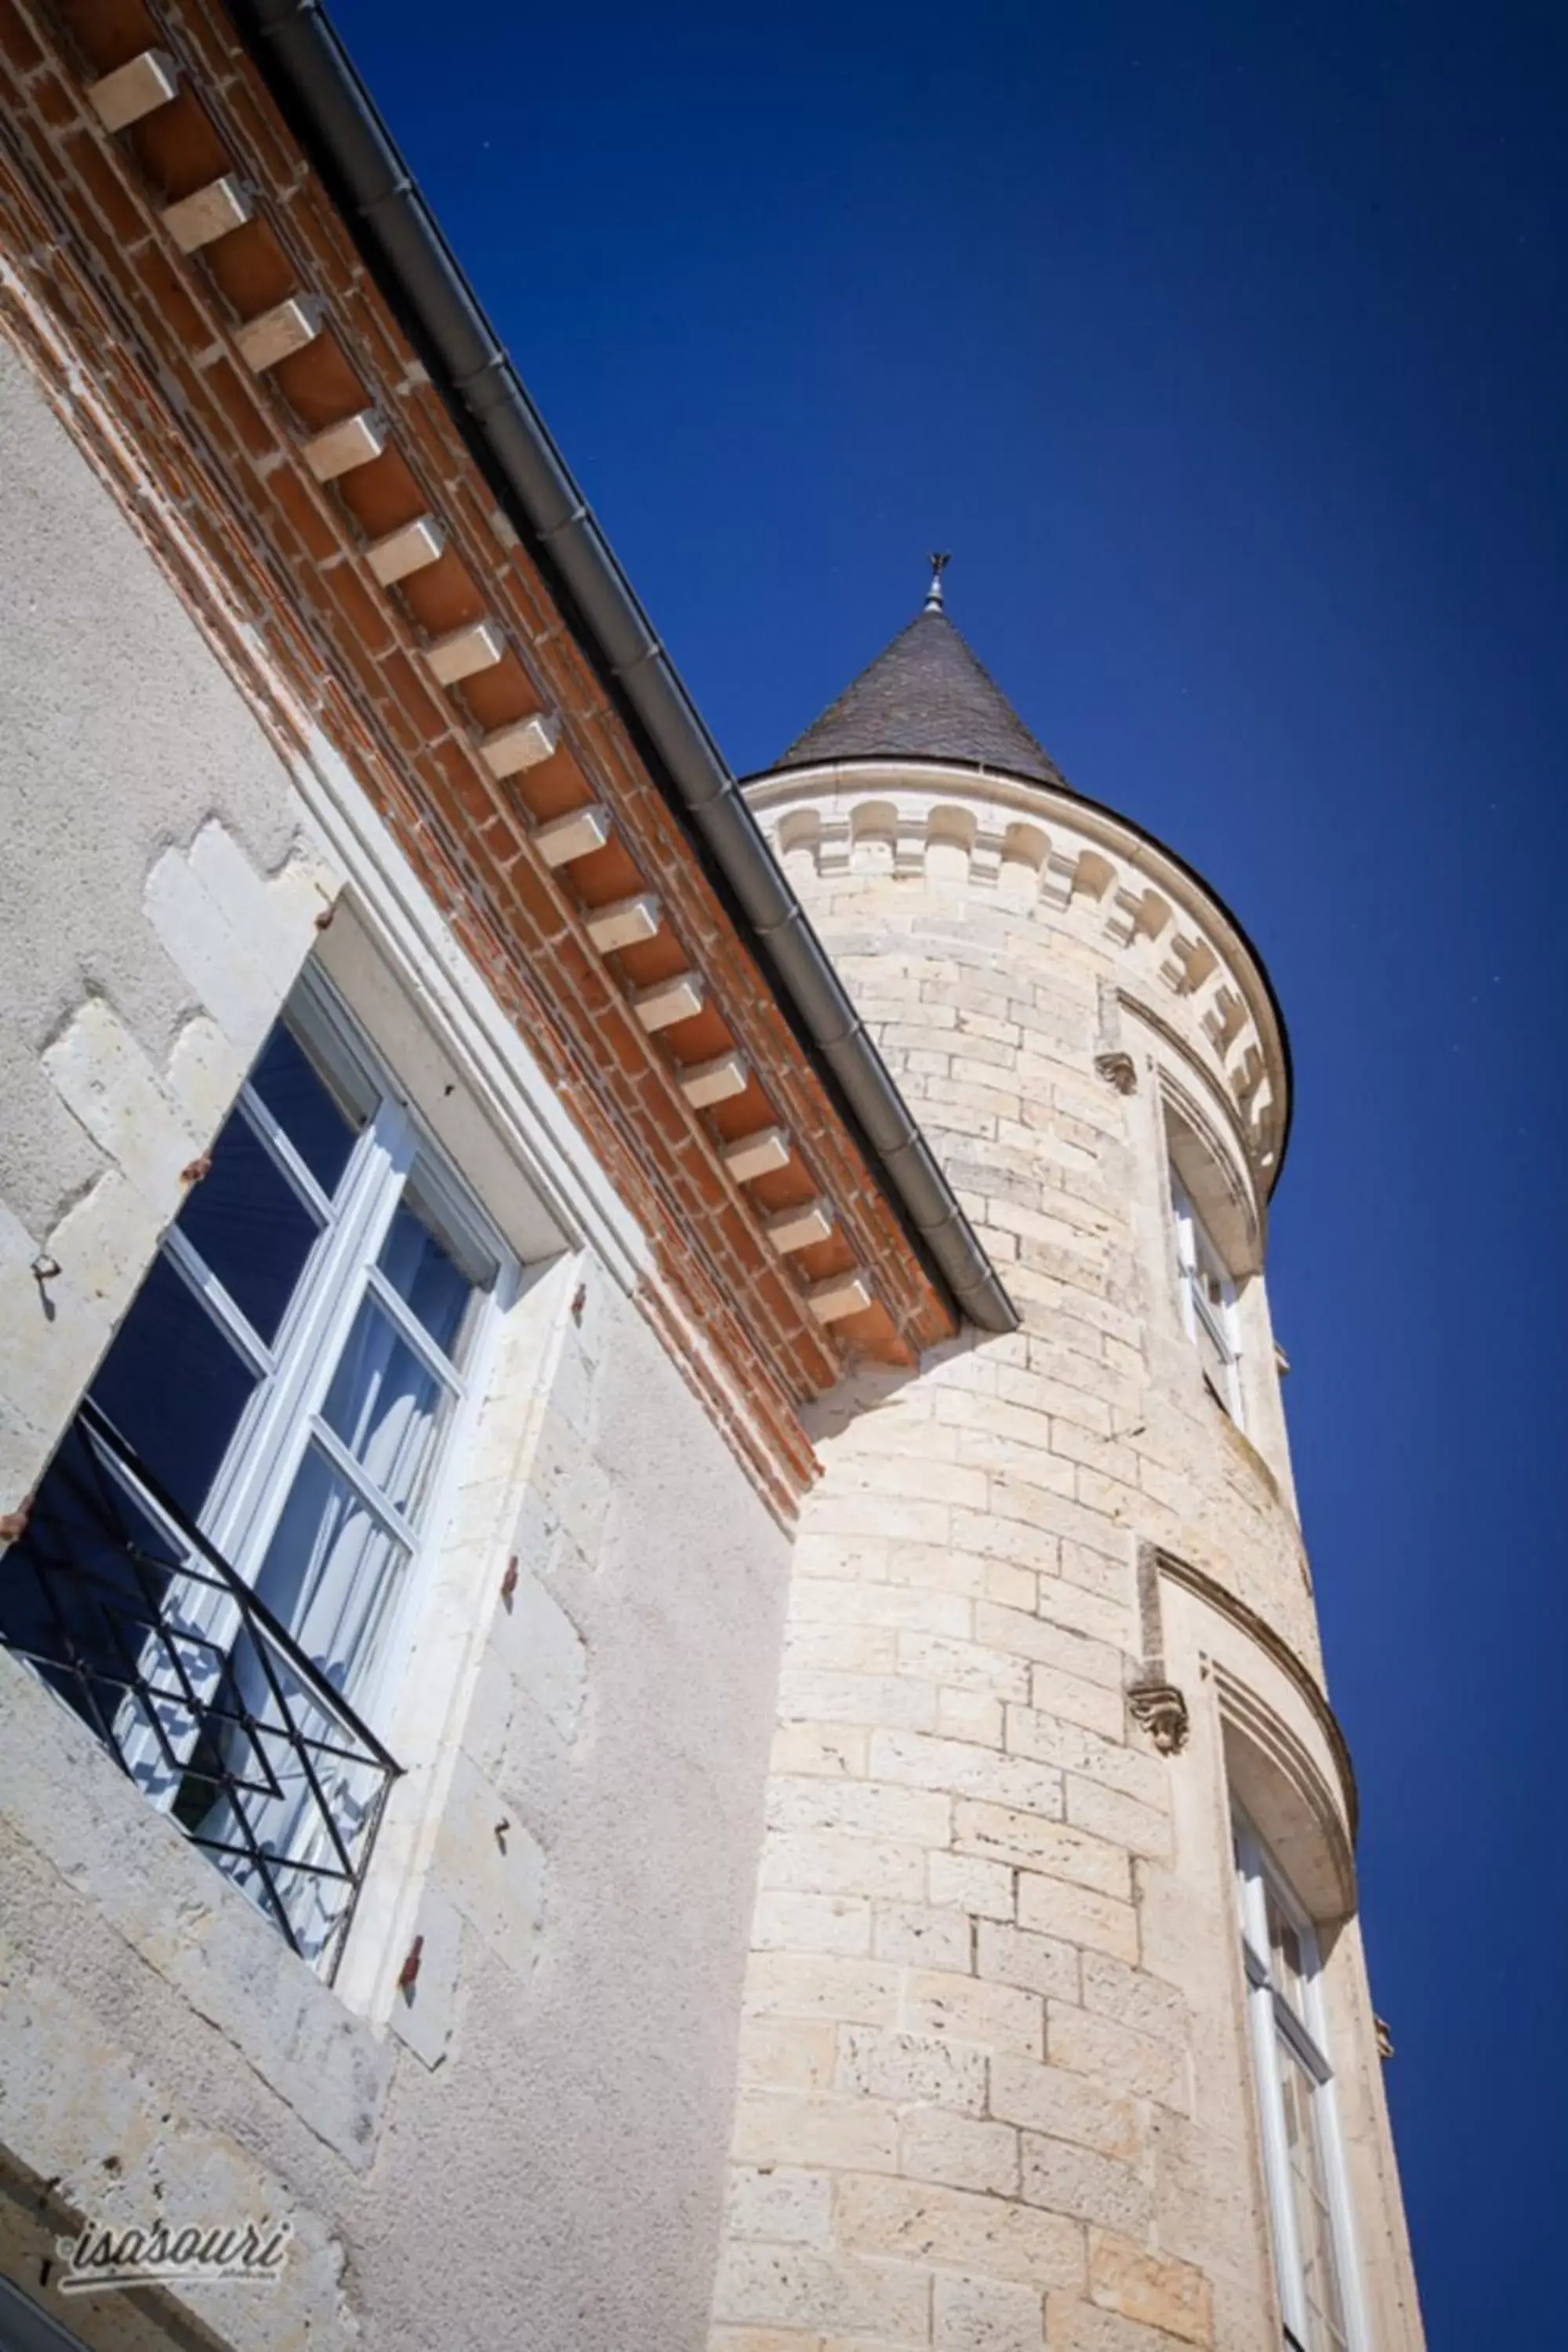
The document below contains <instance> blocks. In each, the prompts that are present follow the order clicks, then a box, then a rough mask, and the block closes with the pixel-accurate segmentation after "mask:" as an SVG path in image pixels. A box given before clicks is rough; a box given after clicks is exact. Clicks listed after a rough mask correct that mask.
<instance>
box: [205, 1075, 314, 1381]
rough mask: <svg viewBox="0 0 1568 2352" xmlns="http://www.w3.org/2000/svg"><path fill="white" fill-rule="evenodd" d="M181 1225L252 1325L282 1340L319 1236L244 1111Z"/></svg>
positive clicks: (219, 1146) (220, 1144)
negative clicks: (282, 1328)
mask: <svg viewBox="0 0 1568 2352" xmlns="http://www.w3.org/2000/svg"><path fill="white" fill-rule="evenodd" d="M179 1228H180V1231H181V1233H182V1234H184V1237H185V1239H186V1240H187V1241H188V1242H189V1243H190V1244H191V1245H192V1246H193V1248H195V1250H197V1251H198V1252H199V1253H200V1255H201V1257H202V1259H203V1262H204V1263H205V1265H209V1266H210V1267H211V1268H212V1271H213V1272H214V1274H216V1276H217V1278H218V1280H219V1281H220V1282H221V1283H222V1285H223V1286H224V1288H225V1289H226V1291H227V1293H228V1295H229V1297H231V1298H232V1299H233V1301H234V1303H235V1305H236V1306H237V1307H238V1308H239V1310H240V1312H241V1314H242V1315H244V1316H245V1317H246V1318H247V1320H248V1321H249V1323H250V1325H251V1327H252V1328H253V1329H254V1330H255V1331H256V1332H257V1333H258V1335H259V1336H260V1338H262V1339H266V1340H268V1341H270V1340H272V1339H275V1338H276V1337H277V1333H278V1327H279V1324H280V1323H281V1322H282V1320H283V1311H284V1309H285V1307H287V1306H288V1304H289V1299H290V1298H291V1297H293V1295H294V1286H295V1284H296V1283H297V1282H298V1281H299V1279H300V1274H301V1273H302V1271H303V1270H304V1265H305V1260H306V1259H307V1258H308V1257H309V1256H310V1249H311V1245H312V1244H313V1243H314V1241H315V1238H316V1232H317V1227H316V1220H315V1218H314V1217H313V1216H312V1215H311V1214H310V1211H309V1209H307V1208H306V1206H305V1203H304V1202H303V1201H302V1200H301V1199H300V1195H299V1193H298V1192H295V1190H294V1187H293V1186H292V1184H290V1183H289V1180H288V1178H287V1177H286V1176H285V1175H284V1173H283V1171H282V1170H281V1169H280V1168H279V1165H278V1163H277V1161H276V1160H274V1159H273V1158H272V1156H271V1154H270V1153H269V1152H268V1150H267V1149H266V1147H265V1145H264V1144H263V1143H262V1141H261V1139H260V1137H259V1136H258V1134H257V1132H256V1129H254V1128H253V1127H252V1126H251V1124H250V1122H249V1120H248V1119H247V1118H246V1116H245V1113H244V1112H243V1111H242V1110H238V1111H236V1112H234V1114H233V1115H232V1117H231V1118H230V1119H229V1121H228V1124H227V1126H226V1128H225V1129H224V1130H223V1133H222V1134H221V1135H220V1136H219V1137H218V1139H217V1141H216V1144H215V1145H214V1146H213V1155H212V1166H211V1168H210V1169H209V1170H208V1171H207V1173H206V1174H205V1176H204V1177H203V1178H202V1180H201V1181H200V1183H198V1184H196V1185H195V1186H194V1187H193V1188H192V1192H191V1194H190V1198H189V1199H188V1200H187V1201H186V1202H185V1205H184V1208H183V1209H182V1210H181V1211H180V1215H179Z"/></svg>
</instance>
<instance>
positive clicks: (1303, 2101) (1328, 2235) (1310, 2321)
mask: <svg viewBox="0 0 1568 2352" xmlns="http://www.w3.org/2000/svg"><path fill="white" fill-rule="evenodd" d="M1275 2048H1276V2052H1277V2054H1278V2058H1279V2088H1280V2093H1281V2095H1282V2097H1283V2101H1284V2107H1285V2139H1286V2145H1287V2147H1288V2149H1289V2158H1290V2198H1291V2203H1292V2205H1293V2207H1294V2209H1295V2214H1296V2242H1297V2245H1298V2247H1299V2249H1300V2257H1301V2289H1302V2294H1303V2296H1304V2298H1305V2301H1306V2306H1307V2344H1308V2352H1344V2347H1345V2345H1346V2342H1347V2340H1348V2339H1347V2337H1346V2336H1345V2323H1344V2311H1343V2307H1342V2304H1341V2301H1340V2283H1339V2276H1338V2273H1337V2272H1336V2270H1335V2267H1334V2242H1333V2230H1332V2224H1331V2221H1330V2218H1329V2193H1328V2183H1327V2181H1326V2179H1325V2178H1324V2173H1323V2153H1322V2147H1321V2143H1320V2139H1319V2133H1318V2096H1317V2085H1316V2084H1314V2083H1313V2081H1312V2078H1311V2076H1310V2074H1308V2073H1307V2072H1306V2069H1305V2068H1304V2067H1303V2066H1302V2064H1301V2063H1300V2059H1299V2058H1298V2057H1297V2056H1296V2055H1295V2053H1294V2052H1293V2051H1291V2050H1289V2048H1287V2046H1286V2044H1285V2043H1284V2042H1282V2041H1280V2042H1276V2044H1275Z"/></svg>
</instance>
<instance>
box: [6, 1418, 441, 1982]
mask: <svg viewBox="0 0 1568 2352" xmlns="http://www.w3.org/2000/svg"><path fill="white" fill-rule="evenodd" d="M0 1645H4V1646H5V1648H7V1649H10V1650H14V1651H15V1652H16V1654H18V1655H19V1656H21V1657H24V1658H26V1660H27V1661H28V1662H29V1663H30V1664H31V1665H32V1666H33V1667H34V1669H35V1671H36V1672H37V1674H38V1675H40V1676H41V1677H42V1679H43V1680H44V1681H45V1682H46V1683H47V1684H48V1685H50V1686H51V1687H52V1688H53V1689H54V1690H56V1691H57V1692H58V1694H59V1695H60V1696H61V1697H62V1698H64V1699H65V1700H67V1701H68V1704H69V1705H70V1706H72V1707H74V1708H75V1710H76V1712H77V1713H78V1714H79V1716H81V1717H83V1719H84V1720H85V1721H86V1722H87V1723H88V1724H89V1725H90V1727H92V1729H93V1730H94V1731H95V1732H96V1733H97V1735H98V1737H99V1738H100V1739H101V1740H102V1742H103V1744H104V1746H105V1747H106V1748H108V1749H109V1751H110V1754H111V1755H112V1756H114V1757H115V1758H116V1759H118V1761H119V1762H120V1764H121V1766H122V1767H123V1768H124V1769H125V1771H126V1772H127V1773H129V1775H130V1776H131V1778H132V1780H134V1781H135V1782H136V1783H137V1785H138V1787H139V1788H140V1789H142V1791H143V1793H144V1794H145V1795H146V1797H147V1798H148V1800H149V1801H151V1802H152V1803H153V1804H155V1805H157V1806H158V1807H159V1808H160V1809H161V1810H162V1811H165V1812H167V1813H169V1814H170V1815H172V1817H173V1818H174V1821H175V1822H177V1823H178V1824H179V1826H180V1828H181V1829H182V1830H183V1831H184V1834H185V1835H186V1836H187V1837H188V1838H189V1839H190V1841H191V1843H193V1844H194V1845H197V1846H200V1847H201V1849H202V1851H203V1853H206V1854H208V1855H210V1856H211V1858H212V1860H213V1861H214V1862H215V1863H216V1864H217V1866H218V1868H219V1869H220V1870H222V1871H223V1872H224V1873H225V1874H226V1875H227V1876H228V1877H230V1878H232V1879H234V1880H235V1881H236V1883H237V1885H240V1886H241V1887H243V1888H244V1890H245V1892H246V1893H247V1895H249V1896H250V1898H251V1900H252V1901H253V1902H254V1903H255V1904H256V1905H257V1906H258V1908H259V1909H261V1910H262V1911H264V1912H266V1913H267V1914H268V1916H270V1917H271V1918H272V1919H273V1920H275V1921H276V1923H277V1925H278V1926H279V1927H280V1928H281V1930H282V1932H283V1934H284V1935H285V1936H286V1937H288V1940H289V1943H290V1945H291V1946H292V1947H293V1948H294V1949H295V1951H297V1952H299V1953H300V1955H301V1956H302V1957H303V1958H306V1959H308V1960H310V1961H311V1962H312V1963H313V1964H314V1965H315V1966H316V1967H317V1968H319V1969H321V1971H322V1973H323V1974H325V1975H327V1976H328V1977H330V1976H331V1972H332V1970H333V1969H334V1968H335V1966H336V1963H337V1959H338V1957H339V1955H340V1953H341V1951H342V1942H343V1937H344V1936H345V1934H346V1933H347V1929H348V1925H349V1921H350V1918H351V1916H352V1915H353V1906H354V1901H355V1898H356V1896H357V1895H358V1892H359V1888H360V1885H361V1883H362V1881H363V1876H364V1872H365V1865H366V1863H367V1861H368V1859H369V1856H370V1851H371V1846H372V1844H373V1843H374V1837H375V1832H376V1827H377V1823H378V1822H379V1821H380V1818H381V1812H382V1809H383V1806H384V1802H385V1799H386V1792H387V1790H388V1788H389V1786H390V1785H391V1782H392V1780H393V1779H394V1777H395V1774H396V1772H397V1769H398V1768H397V1766H396V1765H395V1763H394V1761H393V1759H392V1758H391V1757H390V1756H389V1755H388V1754H387V1752H386V1749H385V1748H384V1747H383V1746H382V1745H381V1742H380V1741H379V1740H378V1739H377V1738H375V1736H374V1733H373V1732H371V1731H369V1730H367V1729H366V1727H365V1726H364V1725H363V1723H361V1721H360V1720H359V1717H357V1716H356V1715H355V1714H354V1712H353V1708H352V1707H350V1706H348V1705H347V1703H346V1702H345V1700H344V1699H343V1698H342V1696H340V1695H339V1693H338V1692H337V1691H336V1690H334V1689H333V1687H332V1685H331V1682H330V1681H329V1680H328V1678H327V1677H326V1676H325V1675H323V1674H322V1673H321V1670H320V1669H319V1668H318V1667H317V1666H316V1665H314V1664H312V1663H311V1661H310V1659H309V1658H308V1657H307V1656H306V1655H305V1654H304V1652H303V1651H302V1650H300V1647H299V1645H298V1644H297V1643H295V1642H294V1641H293V1640H291V1638H290V1637H289V1634H288V1633H286V1632H285V1630H284V1628H283V1627H282V1626H281V1625H280V1624H279V1622H278V1621H277V1619H276V1618H274V1617H273V1616H272V1615H270V1613H269V1612H268V1611H267V1610H266V1609H265V1608H264V1607H263V1606H262V1604H261V1602H260V1601H258V1599H257V1598H256V1595H255V1594H254V1593H253V1592H252V1591H250V1589H249V1587H248V1586H247V1585H246V1584H244V1583H243V1582H242V1581H241V1580H240V1579H239V1578H238V1577H237V1575H236V1574H235V1572H234V1570H232V1569H231V1568H230V1567H229V1566H228V1564H227V1562H226V1560H225V1559H222V1557H221V1556H220V1555H219V1554H218V1552H216V1550H215V1549H214V1548H213V1546H212V1545H211V1544H210V1543H209V1542H208V1541H207V1539H206V1538H205V1536H204V1535H203V1534H202V1532H201V1530H200V1529H199V1528H196V1527H195V1525H193V1523H192V1521H191V1520H190V1519H189V1518H188V1517H186V1515H185V1514H184V1512H183V1511H182V1510H181V1509H180V1508H179V1507H178V1506H177V1505H176V1504H175V1503H174V1502H173V1501H172V1500H171V1498H170V1496H168V1495H166V1494H165V1493H164V1492H163V1490H162V1488H161V1487H160V1486H158V1484H157V1482H156V1480H154V1479H153V1476H152V1475H151V1474H150V1473H149V1472H148V1470H147V1469H146V1468H145V1466H144V1465H142V1463H141V1462H140V1461H139V1460H138V1458H137V1457H136V1455H135V1454H133V1453H132V1450H131V1448H130V1447H129V1446H128V1445H127V1444H125V1442H124V1440H123V1439H122V1438H121V1437H120V1436H119V1434H118V1433H116V1431H115V1430H114V1428H113V1427H112V1425H111V1424H110V1423H109V1422H108V1421H107V1420H106V1419H105V1418H104V1416H103V1414H102V1413H101V1412H99V1411H98V1409H97V1407H96V1406H95V1405H93V1404H92V1403H90V1402H88V1403H85V1404H84V1405H83V1406H82V1408H81V1410H80V1412H79V1414H78V1415H77V1418H76V1420H75V1422H74V1423H72V1425H71V1428H70V1430H69V1432H68V1435H67V1437H66V1439H65V1442H64V1444H62V1446H61V1448H60V1450H59V1453H58V1454H57V1455H56V1457H55V1460H54V1463H53V1464H52V1465H51V1466H50V1469H49V1473H48V1475H47V1478H46V1479H45V1480H44V1483H43V1485H42V1486H41V1487H40V1488H39V1491H38V1495H37V1499H36V1501H35V1503H34V1505H33V1508H32V1513H31V1516H30V1517H29V1519H28V1521H27V1526H26V1532H25V1534H24V1535H23V1536H22V1537H21V1538H20V1539H19V1540H18V1541H16V1542H15V1543H13V1544H12V1545H11V1547H10V1548H9V1549H8V1550H6V1551H5V1552H4V1553H0Z"/></svg>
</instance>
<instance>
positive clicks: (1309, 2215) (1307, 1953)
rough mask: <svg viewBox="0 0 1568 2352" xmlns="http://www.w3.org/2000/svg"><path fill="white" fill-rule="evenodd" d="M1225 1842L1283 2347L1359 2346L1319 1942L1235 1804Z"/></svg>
mask: <svg viewBox="0 0 1568 2352" xmlns="http://www.w3.org/2000/svg"><path fill="white" fill-rule="evenodd" d="M1235 1839H1236V1870H1237V1897H1238V1901H1239V1905H1240V1911H1241V1951H1242V1961H1243V1965H1244V1967H1245V1969H1246V1971H1247V2024H1248V2029H1249V2040H1250V2042H1251V2049H1252V2064H1253V2072H1254V2074H1255V2077H1256V2080H1257V2088H1258V2123H1259V2126H1260V2130H1261V2136H1262V2142H1263V2161H1264V2170H1265V2173H1266V2175H1267V2182H1268V2212H1269V2221H1270V2227H1271V2235H1272V2239H1273V2245H1274V2265H1275V2272H1276V2275H1277V2277H1278V2280H1279V2302H1280V2307H1281V2310H1282V2312H1283V2315H1284V2320H1285V2342H1286V2345H1287V2347H1289V2352H1361V2347H1362V2346H1363V2341H1364V2339H1363V2334H1362V2331H1361V2329H1360V2328H1359V2326H1358V2325H1357V2323H1356V2319H1355V2315H1354V2313H1353V2310H1352V2291H1351V2277H1350V2209H1349V2196H1348V2191H1347V2189H1346V2185H1345V2179H1344V2167H1343V2160H1342V2155H1341V2149H1340V2138H1339V2127H1338V2121H1337V2117H1336V2116H1335V2112H1334V2092H1333V2071H1332V2068H1331V2064H1330V2062H1329V2054H1328V2040H1327V2030H1326V2022H1325V2015H1324V2006H1323V1999H1322V1983H1321V1961H1320V1958H1319V1952H1318V1941H1317V1937H1316V1936H1315V1935H1314V1933H1313V1931H1312V1927H1311V1925H1310V1922H1309V1920H1308V1919H1307V1916H1306V1915H1305V1913H1304V1912H1303V1911H1302V1909H1301V1907H1300V1904H1299V1903H1298V1902H1297V1900H1296V1897H1295V1895H1293V1894H1292V1893H1291V1891H1290V1889H1289V1885H1287V1884H1286V1881H1285V1879H1284V1878H1283V1877H1282V1875H1281V1874H1280V1873H1279V1869H1278V1867H1277V1865H1276V1864H1275V1862H1274V1860H1273V1857H1272V1856H1271V1855H1270V1854H1269V1853H1268V1849H1267V1848H1266V1847H1265V1845H1264V1843H1263V1841H1262V1839H1261V1838H1260V1837H1259V1836H1258V1832H1257V1830H1256V1829H1255V1828H1254V1826H1253V1824H1252V1822H1250V1821H1249V1820H1248V1819H1247V1815H1246V1814H1245V1813H1243V1812H1241V1811H1237V1814H1236V1816H1235Z"/></svg>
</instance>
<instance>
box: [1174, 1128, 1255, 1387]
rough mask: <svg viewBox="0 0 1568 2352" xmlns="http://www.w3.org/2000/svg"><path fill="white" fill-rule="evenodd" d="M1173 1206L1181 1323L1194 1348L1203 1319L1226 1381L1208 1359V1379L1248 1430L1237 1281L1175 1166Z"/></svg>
mask: <svg viewBox="0 0 1568 2352" xmlns="http://www.w3.org/2000/svg"><path fill="white" fill-rule="evenodd" d="M1171 1211H1172V1214H1173V1218H1174V1221H1175V1228H1176V1274H1177V1290H1178V1293H1179V1296H1180V1300H1181V1308H1182V1328H1183V1329H1184V1331H1185V1333H1186V1335H1187V1337H1188V1339H1191V1340H1192V1342H1193V1344H1194V1347H1196V1346H1197V1345H1198V1326H1199V1324H1200V1323H1201V1324H1202V1326H1203V1328H1204V1330H1205V1333H1206V1334H1207V1336H1208V1338H1209V1339H1210V1341H1211V1342H1212V1343H1213V1346H1214V1349H1215V1354H1216V1355H1217V1356H1218V1357H1219V1360H1220V1363H1221V1365H1222V1367H1223V1372H1222V1381H1223V1386H1216V1385H1215V1380H1214V1377H1213V1374H1212V1373H1211V1372H1210V1370H1209V1367H1208V1365H1207V1363H1206V1362H1204V1364H1203V1375H1204V1379H1205V1382H1206V1383H1207V1385H1208V1386H1209V1388H1210V1389H1211V1390H1213V1391H1214V1393H1215V1396H1216V1397H1217V1398H1218V1399H1219V1402H1220V1403H1221V1404H1222V1405H1224V1407H1225V1409H1226V1412H1228V1413H1229V1415H1230V1417H1231V1419H1232V1421H1234V1422H1235V1423H1236V1425H1237V1429H1245V1427H1246V1425H1247V1423H1246V1419H1245V1416H1244V1413H1243V1410H1242V1390H1241V1328H1240V1315H1239V1310H1238V1307H1237V1288H1236V1284H1235V1282H1234V1280H1233V1279H1232V1276H1231V1272H1230V1268H1229V1267H1228V1266H1227V1265H1226V1262H1225V1260H1224V1258H1223V1257H1222V1256H1221V1255H1220V1254H1219V1252H1218V1250H1217V1249H1216V1248H1215V1244H1214V1242H1213V1240H1212V1238H1211V1236H1210V1234H1209V1231H1208V1228H1207V1226H1206V1225H1205V1223H1204V1221H1203V1219H1202V1217H1200V1216H1199V1214H1198V1213H1197V1210H1196V1209H1195V1208H1194V1205H1193V1200H1192V1195H1191V1194H1190V1193H1189V1192H1188V1191H1187V1189H1186V1186H1185V1185H1184V1183H1183V1182H1182V1180H1181V1178H1180V1177H1179V1176H1178V1175H1177V1173H1176V1171H1175V1169H1174V1168H1172V1170H1171ZM1210 1281H1212V1282H1213V1283H1214V1284H1215V1286H1216V1287H1217V1288H1218V1290H1219V1293H1220V1297H1219V1299H1218V1302H1217V1303H1216V1302H1215V1300H1213V1299H1211V1298H1210V1297H1209V1296H1208V1293H1207V1290H1206V1288H1205V1284H1206V1283H1207V1282H1210Z"/></svg>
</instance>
